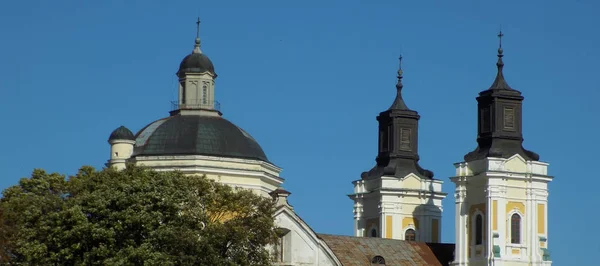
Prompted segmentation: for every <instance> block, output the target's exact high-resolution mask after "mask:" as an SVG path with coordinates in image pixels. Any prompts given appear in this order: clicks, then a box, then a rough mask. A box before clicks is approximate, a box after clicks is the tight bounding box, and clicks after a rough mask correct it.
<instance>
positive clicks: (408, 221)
mask: <svg viewBox="0 0 600 266" xmlns="http://www.w3.org/2000/svg"><path fill="white" fill-rule="evenodd" d="M410 224H413V225H414V226H415V228H416V229H419V220H418V219H417V218H413V217H404V219H402V230H404V228H406V227H407V226H408V225H410Z"/></svg>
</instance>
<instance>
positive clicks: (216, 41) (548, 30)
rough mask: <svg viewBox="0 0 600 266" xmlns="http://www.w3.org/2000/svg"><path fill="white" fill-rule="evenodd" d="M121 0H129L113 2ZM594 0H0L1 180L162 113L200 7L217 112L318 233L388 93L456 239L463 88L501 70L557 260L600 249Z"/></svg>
mask: <svg viewBox="0 0 600 266" xmlns="http://www.w3.org/2000/svg"><path fill="white" fill-rule="evenodd" d="M124 2H126V3H124ZM599 10H600V2H598V1H593V0H589V1H541V0H538V1H474V0H471V1H355V0H345V1H279V0H271V1H225V0H222V1H141V0H138V1H116V0H114V1H74V0H71V1H3V2H2V3H1V4H0V33H1V34H2V37H1V38H0V40H1V42H0V88H1V92H2V96H1V97H0V115H2V118H3V121H4V124H3V126H2V129H1V131H0V132H1V133H0V137H1V138H2V140H3V144H2V146H3V147H2V152H1V153H0V168H1V169H2V172H3V173H2V178H1V179H0V188H1V189H4V188H6V187H7V186H10V185H13V184H16V183H17V181H18V179H19V178H21V177H24V176H28V175H29V174H30V173H31V171H32V170H33V169H34V168H44V169H46V170H48V171H56V172H61V173H66V174H72V173H74V172H76V170H77V169H78V168H79V167H80V166H82V165H93V166H95V167H98V168H100V167H103V164H104V163H105V162H106V160H107V159H108V156H109V145H108V143H107V138H108V136H109V134H110V132H111V131H112V130H113V129H115V128H116V127H118V126H120V125H125V126H127V127H129V128H130V129H132V130H133V131H137V130H139V129H141V128H142V127H143V126H145V125H146V124H147V123H149V122H151V121H154V120H156V119H158V118H161V117H165V116H168V111H169V108H170V103H169V101H170V100H174V99H175V97H176V88H177V87H176V77H175V72H176V71H177V68H178V65H179V62H180V60H181V59H182V58H183V57H184V56H185V55H187V54H188V53H190V52H191V50H192V48H193V40H194V37H195V24H194V22H195V20H196V16H198V15H199V16H200V17H201V20H202V21H203V23H202V30H201V38H202V50H203V51H204V52H205V53H206V54H207V55H208V56H209V57H210V58H211V59H212V61H213V62H214V64H215V67H216V71H217V73H218V74H219V77H218V79H217V83H216V94H217V99H218V100H219V101H220V102H221V105H222V110H223V112H224V116H225V117H226V118H227V119H229V120H231V121H233V122H234V123H236V124H237V125H239V126H240V127H242V128H244V129H245V130H247V131H248V132H249V133H250V134H252V135H253V136H254V137H255V138H256V139H257V140H258V141H259V143H260V144H261V145H262V147H263V149H264V150H265V152H266V153H267V156H268V157H269V158H270V160H272V161H273V162H274V163H275V164H277V165H278V166H281V167H283V169H284V171H283V172H282V176H283V177H284V178H285V179H286V181H285V188H286V189H288V190H290V191H291V192H292V196H291V198H290V200H291V203H292V204H293V205H294V207H295V209H296V211H297V212H298V213H299V214H300V215H301V217H302V218H303V219H304V220H305V221H306V222H308V224H309V225H310V226H311V227H312V228H313V229H314V230H315V231H317V232H322V233H331V234H352V227H353V218H352V217H353V215H352V201H351V200H350V199H348V198H347V196H346V195H347V194H349V193H351V192H352V184H351V181H353V180H356V179H358V178H359V176H360V173H361V172H362V171H365V170H368V169H370V168H371V167H372V166H373V165H374V163H375V161H374V159H375V156H376V149H377V144H376V143H377V121H376V120H375V116H376V115H377V114H378V112H380V111H383V110H385V109H386V108H387V107H389V105H390V104H391V102H392V100H393V98H394V95H395V87H394V85H395V82H396V74H395V73H396V70H397V64H398V62H397V57H398V54H399V53H400V52H402V53H403V55H404V63H403V66H404V73H405V75H404V76H405V78H404V85H405V86H404V96H405V100H406V102H407V104H408V106H409V107H411V108H412V109H415V110H417V111H419V113H420V114H421V121H420V136H419V141H420V145H419V146H420V155H421V165H422V166H424V167H425V168H428V169H431V170H433V171H434V173H435V176H436V177H437V178H438V179H441V180H443V181H444V182H445V183H444V187H443V190H444V191H445V192H447V193H448V197H447V198H446V200H445V201H444V216H443V234H442V235H443V241H444V242H454V198H453V191H454V185H453V184H452V183H451V182H450V180H449V179H448V177H449V176H452V175H453V174H454V167H453V163H455V162H458V161H461V160H462V158H463V156H464V154H465V153H467V152H469V151H471V150H472V149H473V148H475V146H476V142H475V138H476V101H475V97H476V96H477V93H478V92H479V91H482V90H485V89H487V88H488V87H489V86H490V85H491V83H492V81H493V78H494V76H495V74H496V68H495V62H496V49H497V45H498V44H497V43H498V40H497V37H496V34H497V32H498V30H499V28H500V26H502V30H503V32H504V33H505V38H504V45H503V47H504V51H505V57H504V59H505V63H506V66H505V76H506V78H507V80H508V83H509V84H510V85H511V86H512V87H513V88H515V89H518V90H520V91H522V92H523V95H524V96H525V101H524V111H523V112H524V114H523V116H524V134H525V147H526V148H528V149H531V150H533V151H535V152H538V153H539V154H540V155H541V160H542V161H545V162H549V163H550V174H551V175H553V176H555V179H554V181H553V182H552V183H551V184H550V203H549V230H550V234H549V245H550V249H551V251H552V256H553V260H554V261H555V264H556V265H593V264H595V263H596V262H597V259H596V258H595V257H596V256H594V255H593V254H598V253H600V244H598V237H599V236H600V233H598V230H597V226H596V223H597V221H598V219H599V218H600V213H599V212H598V211H597V209H598V206H597V204H598V202H599V200H598V195H599V193H598V192H597V189H598V187H599V186H600V181H599V180H600V179H599V178H597V177H596V176H595V175H597V174H596V171H594V168H593V167H595V166H596V165H597V164H598V163H597V158H598V157H597V151H598V150H599V148H600V147H599V145H598V143H597V142H596V141H595V140H596V136H598V129H599V127H598V121H599V120H598V118H597V115H598V109H597V108H598V103H597V99H598V97H599V96H600V93H599V92H598V91H599V89H600V88H599V83H598V81H597V76H598V71H599V68H600V67H599V66H598V62H600V49H599V48H598V47H600V39H599V37H598V27H599V26H600V16H598V11H599Z"/></svg>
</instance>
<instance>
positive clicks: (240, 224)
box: [0, 165, 276, 265]
mask: <svg viewBox="0 0 600 266" xmlns="http://www.w3.org/2000/svg"><path fill="white" fill-rule="evenodd" d="M0 221H1V224H0V226H1V228H0V233H2V236H0V241H6V243H7V245H5V248H4V250H0V252H2V251H5V252H6V253H7V254H8V255H10V258H11V261H12V262H21V263H25V264H29V265H270V264H271V261H270V256H269V252H268V250H267V245H268V244H272V243H274V241H275V239H276V237H275V235H276V234H275V228H274V221H273V201H272V200H271V199H268V198H264V197H261V196H258V195H256V194H254V193H252V192H250V191H248V190H241V189H240V190H238V189H233V188H231V187H230V186H227V185H222V184H219V183H216V182H214V181H211V180H209V179H207V178H206V177H202V176H190V175H184V174H182V173H180V172H156V171H153V170H150V169H146V168H141V167H136V166H133V165H129V166H128V167H127V169H126V170H123V171H116V170H114V169H112V168H107V169H104V170H102V171H96V170H95V169H94V168H92V167H82V168H81V169H80V170H79V172H78V173H77V174H76V175H75V176H71V177H69V178H68V179H66V178H65V176H64V175H60V174H56V173H53V174H48V173H46V172H44V171H43V170H37V169H36V170H34V171H33V174H32V176H31V178H23V179H21V180H20V181H19V184H18V185H15V186H12V187H9V188H7V189H6V190H5V191H4V192H3V198H2V199H1V200H0ZM5 232H6V233H5ZM7 254H4V256H3V257H2V259H6V258H7ZM0 256H2V254H1V253H0Z"/></svg>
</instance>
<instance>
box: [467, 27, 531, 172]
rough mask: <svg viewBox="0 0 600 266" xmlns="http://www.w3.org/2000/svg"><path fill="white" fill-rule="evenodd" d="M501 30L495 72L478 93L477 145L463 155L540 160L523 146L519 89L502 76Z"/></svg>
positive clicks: (521, 100) (521, 97) (477, 158)
mask: <svg viewBox="0 0 600 266" xmlns="http://www.w3.org/2000/svg"><path fill="white" fill-rule="evenodd" d="M503 36H504V34H502V31H500V33H499V34H498V38H499V39H500V45H499V48H498V62H497V63H496V66H497V67H498V73H497V74H496V79H495V80H494V83H493V84H492V86H491V87H490V88H489V89H487V90H485V91H482V92H480V93H479V97H477V103H478V104H477V109H478V128H477V133H478V134H477V143H478V146H477V148H476V149H475V150H474V151H472V152H470V153H468V154H467V155H465V158H464V159H465V161H473V160H479V159H483V158H486V157H501V158H509V157H511V156H513V155H515V154H519V155H521V156H522V157H523V158H525V159H526V160H534V161H537V160H539V158H540V156H539V155H538V154H536V153H535V152H532V151H529V150H526V149H525V148H523V133H522V110H523V108H522V107H523V106H522V102H523V99H524V98H523V96H521V92H520V91H518V90H515V89H513V88H511V87H510V86H508V83H506V80H505V79H504V73H503V69H504V62H503V61H502V57H503V56H504V55H503V52H504V51H503V50H502V37H503Z"/></svg>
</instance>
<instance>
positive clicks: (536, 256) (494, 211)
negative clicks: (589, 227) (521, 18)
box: [451, 32, 552, 266]
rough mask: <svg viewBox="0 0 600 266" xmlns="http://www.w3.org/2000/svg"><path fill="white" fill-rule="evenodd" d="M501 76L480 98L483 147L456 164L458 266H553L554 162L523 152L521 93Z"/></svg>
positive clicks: (501, 66) (500, 51)
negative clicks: (550, 198) (551, 206)
mask: <svg viewBox="0 0 600 266" xmlns="http://www.w3.org/2000/svg"><path fill="white" fill-rule="evenodd" d="M503 36H504V35H503V34H502V32H500V33H499V34H498V37H499V40H500V45H499V48H498V62H497V63H496V66H497V68H498V72H497V74H496V78H495V80H494V82H493V83H492V86H491V87H490V88H489V89H487V90H484V91H482V92H480V93H479V97H477V112H478V121H477V124H478V127H477V143H478V146H477V148H476V149H475V150H474V151H472V152H469V153H468V154H466V155H465V156H464V161H463V162H461V163H456V164H455V167H456V176H454V177H452V178H451V180H452V182H454V184H455V185H456V193H455V198H456V205H455V206H456V249H455V261H454V263H453V264H452V265H465V266H466V265H550V264H551V260H550V252H549V250H548V223H547V217H548V213H547V211H548V207H547V206H548V183H549V182H550V181H551V180H552V177H551V176H549V175H548V164H547V163H544V162H540V161H539V155H538V154H536V153H534V152H532V151H529V150H527V149H525V148H523V131H522V124H523V120H522V110H523V109H522V102H523V96H522V95H521V92H519V91H517V90H515V89H513V88H511V87H510V86H509V85H508V83H507V82H506V79H505V78H504V73H503V70H504V62H503V57H504V54H503V53H504V51H503V48H502V37H503Z"/></svg>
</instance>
